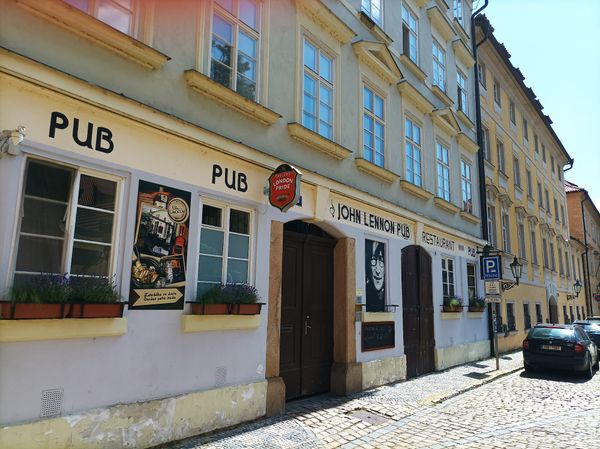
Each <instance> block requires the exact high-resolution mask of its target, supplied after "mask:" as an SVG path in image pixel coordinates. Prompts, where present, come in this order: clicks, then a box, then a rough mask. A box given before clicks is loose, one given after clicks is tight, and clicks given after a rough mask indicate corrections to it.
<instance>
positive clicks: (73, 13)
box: [17, 0, 171, 69]
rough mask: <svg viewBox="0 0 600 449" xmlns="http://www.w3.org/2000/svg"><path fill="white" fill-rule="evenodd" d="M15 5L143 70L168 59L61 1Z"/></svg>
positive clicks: (32, 0) (20, 1)
mask: <svg viewBox="0 0 600 449" xmlns="http://www.w3.org/2000/svg"><path fill="white" fill-rule="evenodd" d="M17 4H18V5H19V6H20V7H22V8H24V9H27V10H28V11H30V12H32V13H33V14H36V15H38V16H40V17H43V18H44V19H46V20H49V21H51V22H53V23H55V24H57V25H58V26H61V27H62V28H65V29H67V30H69V31H71V32H73V33H75V34H78V35H80V36H82V37H84V38H85V39H88V40H90V41H92V42H94V43H96V44H98V45H101V46H103V47H105V48H108V49H109V50H111V51H113V52H115V53H117V54H119V55H120V56H123V57H125V58H127V59H129V60H131V61H133V62H135V63H137V64H140V65H142V66H143V67H145V68H147V69H159V68H160V67H162V66H163V65H164V63H165V62H167V61H168V60H169V59H171V58H169V57H168V56H167V55H164V54H162V53H161V52H159V51H157V50H155V49H153V48H152V47H150V46H148V45H146V44H144V43H143V42H140V41H138V40H136V39H134V38H133V37H131V36H129V35H127V34H125V33H122V32H121V31H118V30H116V29H114V28H113V27H111V26H110V25H107V24H106V23H104V22H102V21H101V20H98V19H96V18H95V17H93V16H90V15H89V14H86V13H85V12H83V11H80V10H79V9H77V8H75V7H74V6H71V5H69V4H67V3H65V2H64V1H49V0H45V1H39V0H18V1H17Z"/></svg>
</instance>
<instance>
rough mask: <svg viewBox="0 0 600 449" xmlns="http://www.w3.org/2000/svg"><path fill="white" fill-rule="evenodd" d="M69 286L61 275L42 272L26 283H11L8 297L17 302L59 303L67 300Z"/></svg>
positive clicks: (69, 290) (65, 278) (67, 281)
mask: <svg viewBox="0 0 600 449" xmlns="http://www.w3.org/2000/svg"><path fill="white" fill-rule="evenodd" d="M70 295H71V286H70V285H69V279H68V278H67V277H66V276H62V275H51V274H43V275H41V276H39V277H37V278H36V279H35V280H32V281H31V282H30V283H28V284H26V285H13V286H12V287H11V288H10V289H9V293H8V296H9V299H10V300H11V301H12V302H14V303H19V304H61V303H66V302H68V301H69V297H70Z"/></svg>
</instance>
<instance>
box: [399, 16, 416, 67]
mask: <svg viewBox="0 0 600 449" xmlns="http://www.w3.org/2000/svg"><path fill="white" fill-rule="evenodd" d="M417 23H418V22H417V17H416V16H415V15H414V14H413V13H412V11H411V10H409V9H408V8H407V7H406V6H404V5H402V52H403V53H404V54H405V55H407V56H408V57H409V58H410V59H411V61H413V62H414V63H415V64H417V59H418V45H417V42H418V36H419V33H418V28H417V27H418V25H417Z"/></svg>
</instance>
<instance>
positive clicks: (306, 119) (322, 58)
mask: <svg viewBox="0 0 600 449" xmlns="http://www.w3.org/2000/svg"><path fill="white" fill-rule="evenodd" d="M303 53H304V57H303V59H304V81H303V96H302V124H303V125H304V126H305V127H306V128H308V129H310V130H311V131H314V132H316V133H319V134H320V135H322V136H323V137H325V138H327V139H329V140H333V60H332V59H331V58H330V57H329V56H328V55H327V54H326V53H324V52H323V51H322V50H321V49H319V48H318V47H316V46H315V45H313V44H312V43H311V42H310V41H308V40H307V39H306V38H304V52H303Z"/></svg>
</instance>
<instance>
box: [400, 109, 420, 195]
mask: <svg viewBox="0 0 600 449" xmlns="http://www.w3.org/2000/svg"><path fill="white" fill-rule="evenodd" d="M415 129H417V130H418V134H419V138H418V140H417V139H416V138H415ZM409 130H410V132H409ZM421 138H422V129H421V126H420V125H419V124H417V123H416V122H415V121H414V120H413V119H412V118H410V117H405V119H404V139H405V143H404V155H405V164H406V180H407V181H409V182H411V183H413V184H414V185H416V186H419V187H422V186H423V151H422V148H421ZM415 155H418V157H417V156H415Z"/></svg>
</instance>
